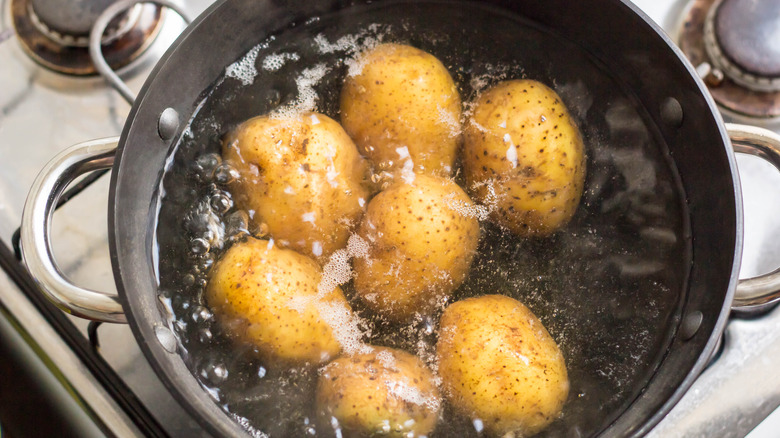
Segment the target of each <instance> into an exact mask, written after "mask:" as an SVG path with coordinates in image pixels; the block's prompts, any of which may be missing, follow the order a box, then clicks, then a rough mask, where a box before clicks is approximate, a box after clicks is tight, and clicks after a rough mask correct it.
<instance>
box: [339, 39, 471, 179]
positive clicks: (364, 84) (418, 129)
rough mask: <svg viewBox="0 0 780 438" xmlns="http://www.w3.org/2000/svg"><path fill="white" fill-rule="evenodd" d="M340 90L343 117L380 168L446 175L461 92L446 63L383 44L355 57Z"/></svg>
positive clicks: (454, 143)
mask: <svg viewBox="0 0 780 438" xmlns="http://www.w3.org/2000/svg"><path fill="white" fill-rule="evenodd" d="M357 66H358V67H357V68H358V69H359V70H360V71H359V72H358V73H357V74H353V75H349V76H348V77H347V79H346V80H345V82H344V88H343V89H342V91H341V123H342V124H343V125H344V129H345V130H346V131H347V132H348V133H349V135H350V136H351V137H352V139H354V140H355V144H357V146H358V148H359V149H360V152H361V153H362V154H363V155H364V156H366V157H367V158H368V159H369V160H371V161H372V162H373V163H374V165H375V166H376V167H377V168H378V169H379V170H387V171H389V172H391V173H396V174H397V173H398V172H400V171H401V170H402V169H404V167H405V166H406V168H407V169H408V170H411V169H412V168H413V171H414V172H416V173H426V174H429V175H439V176H449V175H450V174H451V172H452V170H453V165H454V163H455V154H456V150H457V147H458V144H459V142H460V130H461V127H460V114H461V109H460V95H459V94H458V89H457V87H456V86H455V82H454V81H453V80H452V77H451V76H450V74H449V73H448V72H447V69H446V68H445V67H444V65H443V64H442V63H441V62H440V61H439V60H438V59H436V57H434V56H433V55H431V54H429V53H426V52H424V51H422V50H419V49H416V48H414V47H411V46H406V45H400V44H382V45H380V46H377V47H375V48H374V49H372V50H370V51H368V52H367V53H365V54H363V55H362V56H361V57H360V58H359V59H358V60H357Z"/></svg>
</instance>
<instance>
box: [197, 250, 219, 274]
mask: <svg viewBox="0 0 780 438" xmlns="http://www.w3.org/2000/svg"><path fill="white" fill-rule="evenodd" d="M213 264H214V254H211V253H206V254H202V255H201V256H200V257H198V261H197V263H196V264H195V267H196V268H197V269H198V271H200V272H208V271H209V269H210V268H211V266H212V265H213Z"/></svg>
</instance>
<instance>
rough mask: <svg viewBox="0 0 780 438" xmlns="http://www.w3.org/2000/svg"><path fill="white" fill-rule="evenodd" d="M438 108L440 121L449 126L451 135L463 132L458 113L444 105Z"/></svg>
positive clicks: (454, 135) (455, 135)
mask: <svg viewBox="0 0 780 438" xmlns="http://www.w3.org/2000/svg"><path fill="white" fill-rule="evenodd" d="M437 110H438V112H439V123H442V124H443V125H445V126H446V127H447V128H449V133H450V137H457V136H459V135H460V133H461V125H460V121H459V120H458V118H457V117H456V113H455V112H453V111H448V110H447V109H445V108H442V107H438V108H437Z"/></svg>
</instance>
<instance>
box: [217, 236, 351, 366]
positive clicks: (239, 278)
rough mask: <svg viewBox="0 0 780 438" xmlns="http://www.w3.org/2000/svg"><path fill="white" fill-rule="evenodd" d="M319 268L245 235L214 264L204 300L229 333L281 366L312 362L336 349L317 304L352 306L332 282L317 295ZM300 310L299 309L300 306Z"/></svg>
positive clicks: (320, 360)
mask: <svg viewBox="0 0 780 438" xmlns="http://www.w3.org/2000/svg"><path fill="white" fill-rule="evenodd" d="M321 276H322V272H321V270H320V268H319V265H317V262H315V261H314V260H313V259H311V258H309V257H306V256H304V255H301V254H298V253H297V252H295V251H292V250H289V249H282V248H279V247H277V246H274V245H269V241H267V240H260V239H255V238H248V239H247V240H246V241H243V242H240V243H237V244H235V245H233V246H232V247H231V248H230V249H228V250H227V252H226V253H225V254H224V255H223V256H222V258H221V259H220V260H219V261H218V262H217V264H216V265H215V266H214V269H213V270H212V272H211V276H210V278H209V282H208V285H207V286H206V301H207V303H208V305H209V306H210V308H211V309H213V311H214V314H215V315H216V316H217V318H218V321H219V322H220V323H221V324H222V326H223V327H224V328H226V329H227V330H228V331H230V332H231V335H233V336H235V337H236V338H238V339H241V340H243V341H246V342H250V343H252V344H254V345H255V346H257V348H258V350H259V351H260V353H261V354H262V355H263V356H265V357H266V358H268V359H269V360H271V361H274V362H277V363H280V364H283V365H305V364H310V365H317V364H320V363H323V362H326V361H328V360H330V358H331V357H334V356H336V355H337V354H339V352H340V351H341V345H340V344H339V343H338V341H337V340H336V338H335V337H334V335H333V330H332V328H331V327H330V325H328V324H327V323H326V322H325V321H323V319H322V318H321V316H320V307H319V306H320V305H333V306H339V307H340V308H342V310H343V311H344V312H346V313H349V312H351V308H350V306H349V304H348V303H347V301H346V299H345V298H344V294H343V293H342V291H341V289H340V288H338V287H336V288H335V289H334V290H333V291H331V292H330V293H328V294H326V295H325V296H324V297H320V298H318V297H317V296H316V295H317V285H318V284H319V282H320V277H321ZM299 310H301V311H299Z"/></svg>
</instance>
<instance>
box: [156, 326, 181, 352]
mask: <svg viewBox="0 0 780 438" xmlns="http://www.w3.org/2000/svg"><path fill="white" fill-rule="evenodd" d="M154 335H155V336H156V337H157V340H158V341H159V342H160V345H162V347H163V348H164V349H165V351H167V352H168V353H175V352H176V337H175V336H174V335H173V332H172V331H171V329H169V328H168V327H164V326H161V325H157V326H154Z"/></svg>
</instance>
